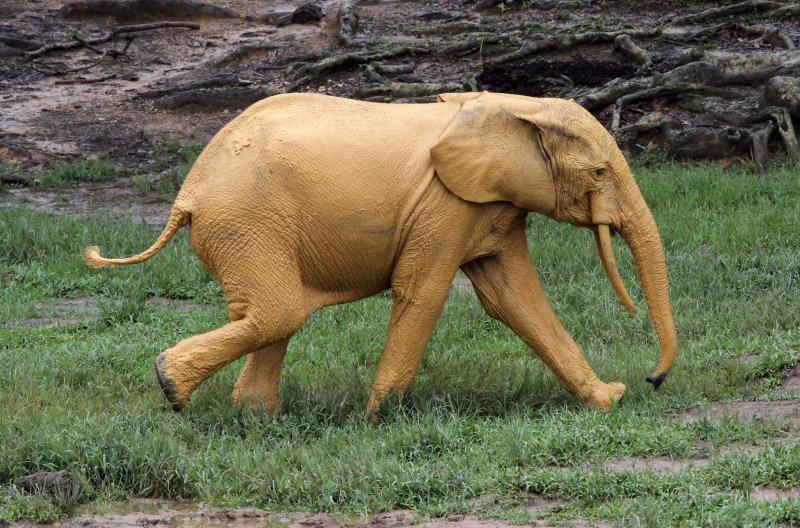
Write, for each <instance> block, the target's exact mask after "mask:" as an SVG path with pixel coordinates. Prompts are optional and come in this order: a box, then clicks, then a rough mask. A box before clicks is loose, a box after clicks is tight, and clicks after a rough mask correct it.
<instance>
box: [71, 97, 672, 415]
mask: <svg viewBox="0 0 800 528" xmlns="http://www.w3.org/2000/svg"><path fill="white" fill-rule="evenodd" d="M529 212H536V213H541V214H543V215H546V216H548V217H550V218H552V219H554V220H559V221H563V222H569V223H570V224H573V225H575V226H579V227H585V228H588V229H591V230H592V231H593V232H594V234H595V239H596V242H597V248H598V251H599V254H600V257H601V260H602V263H603V266H604V268H605V271H606V273H607V275H608V277H609V279H610V281H611V284H612V285H613V287H614V289H615V290H616V293H617V295H618V297H619V299H620V302H621V303H622V304H623V305H624V306H625V307H626V308H628V310H630V311H634V310H635V308H634V305H633V302H632V301H631V299H630V297H629V296H628V294H627V292H626V291H625V287H624V286H623V283H622V280H621V278H620V275H619V272H618V270H617V266H616V263H615V262H614V256H613V252H612V249H611V238H610V237H611V234H613V233H614V232H616V233H619V234H620V235H621V236H622V238H623V239H624V240H625V242H626V243H627V245H628V246H629V248H630V250H631V251H632V253H633V256H634V259H635V262H636V265H637V269H638V272H639V277H640V280H641V284H642V288H643V291H644V295H645V298H646V301H647V305H648V308H649V310H650V317H651V318H652V321H653V325H654V327H655V331H656V333H657V335H658V339H659V343H660V347H661V353H660V358H659V361H658V365H657V367H656V369H655V371H654V372H653V373H652V374H651V375H650V376H649V377H648V378H647V380H648V381H649V382H651V383H652V384H653V386H654V387H655V388H658V386H659V385H660V384H661V382H662V381H663V380H664V378H665V376H666V375H667V373H668V372H669V370H670V368H671V367H672V364H673V362H674V360H675V354H676V348H677V338H676V332H675V326H674V323H673V318H672V311H671V308H670V300H669V294H668V286H667V270H666V264H665V261H664V253H663V248H662V244H661V239H660V237H659V233H658V229H657V228H656V224H655V221H654V219H653V217H652V215H651V213H650V210H649V209H648V207H647V205H646V204H645V201H644V199H643V198H642V195H641V193H640V191H639V188H638V186H637V185H636V182H635V181H634V178H633V174H632V173H631V170H630V168H629V167H628V164H627V162H626V161H625V158H624V157H623V155H622V153H621V152H620V150H619V149H618V148H617V145H616V144H615V142H614V139H613V138H612V137H611V135H610V134H609V133H608V132H607V131H606V129H605V128H604V127H603V126H602V125H601V124H600V123H599V122H598V121H597V120H596V119H595V118H594V117H592V115H591V114H590V113H589V112H587V111H586V110H585V109H583V108H582V107H580V106H579V105H577V104H576V103H574V102H572V101H566V100H562V99H537V98H531V97H524V96H517V95H504V94H495V93H488V92H482V93H457V94H442V95H440V96H439V101H438V102H436V103H428V104H383V103H369V102H363V101H356V100H350V99H341V98H336V97H329V96H324V95H316V94H299V93H298V94H285V95H278V96H275V97H270V98H268V99H264V100H262V101H260V102H258V103H256V104H254V105H253V106H251V107H250V108H248V109H247V110H245V111H244V112H242V114H241V115H240V116H238V117H237V118H236V119H234V120H233V121H231V122H230V123H229V124H228V125H227V126H225V127H224V128H223V129H222V130H221V131H220V132H219V133H218V134H217V135H216V136H215V137H214V138H213V139H212V140H211V142H210V143H209V144H208V146H207V147H206V148H205V150H204V151H203V152H202V154H201V155H200V157H199V158H198V159H197V162H196V163H195V164H194V166H193V167H192V169H191V171H190V173H189V175H188V176H187V177H186V180H185V182H184V183H183V186H182V187H181V189H180V191H179V193H178V196H177V198H176V199H175V203H174V204H173V207H172V212H171V214H170V216H169V220H168V222H167V225H166V227H165V228H164V231H163V233H162V234H161V235H160V236H159V237H158V239H157V240H156V242H155V243H154V244H153V245H152V247H150V248H149V249H148V250H146V251H145V252H144V253H141V254H139V255H137V256H134V257H130V258H123V259H107V258H103V257H101V256H100V250H99V248H98V247H90V248H87V249H86V253H85V256H84V258H85V260H86V262H87V263H88V264H89V265H90V266H94V267H104V266H121V265H128V264H135V263H139V262H142V261H144V260H146V259H149V258H150V257H152V256H153V255H155V254H156V253H157V252H158V251H159V250H161V248H163V247H164V246H165V245H166V244H167V242H168V241H169V240H170V238H172V236H173V235H174V234H175V232H176V231H177V230H178V229H180V228H181V227H183V226H185V225H187V224H189V225H190V240H191V243H192V245H193V247H194V250H195V252H196V253H197V256H198V257H199V258H200V260H201V261H202V263H203V264H204V265H205V266H206V267H207V268H208V269H209V271H210V272H211V273H212V274H213V275H214V277H216V279H217V280H219V282H220V283H221V285H222V289H223V292H224V294H225V297H226V299H227V302H228V310H229V316H230V322H229V323H227V324H225V325H224V326H222V327H221V328H218V329H216V330H213V331H210V332H207V333H204V334H200V335H195V336H193V337H190V338H188V339H184V340H182V341H180V342H178V344H176V345H175V346H174V347H172V348H169V349H167V350H166V351H164V352H163V353H161V354H160V355H159V356H158V357H157V359H156V373H157V377H158V381H159V383H160V384H161V387H162V388H163V391H164V394H165V395H166V397H167V398H168V400H169V402H170V404H171V405H172V407H173V408H174V409H175V410H180V409H181V408H183V407H184V406H185V405H186V403H187V402H188V400H189V397H190V396H191V394H192V392H193V391H194V390H195V389H196V388H197V387H198V386H199V385H200V384H201V383H202V382H203V381H204V380H205V379H207V378H208V377H210V376H211V375H212V374H214V373H215V372H217V371H218V370H220V369H221V368H222V367H224V366H225V365H227V364H229V363H231V362H232V361H234V360H236V359H238V358H240V357H242V356H244V355H245V354H246V355H247V358H246V360H245V363H244V366H243V368H242V371H241V374H240V375H239V379H238V381H237V382H236V385H235V387H234V390H233V398H234V400H235V401H236V402H237V403H240V404H248V405H252V406H257V407H258V406H262V405H263V406H264V407H265V408H266V410H267V411H268V412H274V411H275V410H276V409H278V407H279V405H280V396H279V378H280V372H281V366H282V363H283V358H284V355H285V353H286V347H287V344H288V343H289V340H290V339H291V337H292V335H293V334H295V333H296V332H297V331H298V330H300V328H301V327H302V326H303V323H304V322H305V320H306V319H307V318H308V317H309V316H310V315H311V314H312V313H314V312H315V311H316V310H318V309H320V308H322V307H324V306H328V305H333V304H339V303H345V302H350V301H355V300H358V299H362V298H365V297H368V296H371V295H374V294H376V293H378V292H381V291H383V290H386V289H388V288H391V290H392V294H393V306H392V311H391V316H390V321H389V329H388V335H387V338H386V345H385V349H384V351H383V355H382V357H381V359H380V363H379V365H378V369H377V374H376V376H375V381H374V384H373V387H372V393H371V395H370V397H369V401H368V403H367V408H366V413H367V417H368V418H370V419H375V418H376V416H377V414H376V413H377V411H378V409H379V407H380V404H381V402H382V401H384V400H385V398H386V397H387V395H389V394H390V393H398V394H400V395H402V393H403V392H404V391H405V390H406V389H407V388H408V386H409V384H410V383H411V381H412V379H413V377H414V375H415V374H416V372H417V369H418V367H419V364H420V360H421V358H422V355H423V352H424V351H425V348H426V346H427V343H428V341H429V339H430V336H431V333H432V331H433V329H434V326H435V324H436V320H437V319H438V317H439V315H440V313H441V311H442V307H443V305H444V303H445V301H446V299H447V296H448V292H449V290H450V285H451V281H452V280H453V278H454V276H455V274H456V271H457V270H458V269H461V270H463V272H464V273H465V274H466V275H467V277H469V279H470V280H471V281H472V283H473V285H474V287H475V292H476V293H477V296H478V298H479V299H480V302H481V303H482V305H483V307H484V308H485V310H486V312H487V313H488V314H489V315H490V316H491V317H494V318H496V319H499V320H500V321H502V322H503V323H505V324H506V325H508V326H509V327H510V328H511V329H512V330H513V331H514V332H515V333H516V334H517V335H518V336H519V337H521V338H522V339H523V340H524V341H525V343H527V345H528V346H529V347H530V348H532V349H533V350H534V351H535V352H536V354H537V355H538V356H539V357H540V358H541V359H542V360H543V361H544V362H545V363H546V364H547V366H548V367H549V368H550V370H552V372H553V374H555V376H556V378H557V379H558V381H559V382H560V383H561V385H562V386H563V387H564V388H565V389H566V390H568V391H569V392H571V393H573V394H574V395H576V396H577V397H578V398H579V399H580V400H581V401H583V402H584V403H585V404H586V405H589V406H591V407H596V408H600V409H609V408H611V407H612V402H614V401H615V400H618V399H619V398H620V397H622V395H623V393H624V392H625V385H623V384H621V383H604V382H602V381H601V380H600V379H598V377H597V376H596V375H595V373H594V371H593V370H592V368H591V367H590V366H589V364H588V362H587V361H586V359H585V358H584V356H583V354H582V353H581V351H580V349H579V348H578V345H577V344H576V343H575V341H574V340H573V338H572V337H571V336H570V334H569V333H568V332H567V331H566V330H565V329H564V327H563V326H562V325H561V322H560V321H559V320H558V317H557V316H556V314H555V313H554V311H553V309H552V308H551V306H550V304H549V303H548V301H547V297H546V295H545V292H544V290H543V288H542V285H541V283H540V281H539V277H538V274H537V272H536V269H535V268H534V265H533V263H532V261H531V257H530V253H529V250H528V246H527V240H526V237H525V218H526V215H527V214H528V213H529Z"/></svg>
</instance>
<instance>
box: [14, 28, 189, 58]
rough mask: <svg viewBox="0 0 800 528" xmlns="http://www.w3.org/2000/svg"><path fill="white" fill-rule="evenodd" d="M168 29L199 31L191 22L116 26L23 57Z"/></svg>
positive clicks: (29, 52) (45, 46)
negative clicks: (99, 35)
mask: <svg viewBox="0 0 800 528" xmlns="http://www.w3.org/2000/svg"><path fill="white" fill-rule="evenodd" d="M168 27H171V28H175V27H182V28H189V29H200V24H195V23H193V22H153V23H150V24H137V25H133V26H117V27H115V28H113V29H111V31H109V32H108V33H106V34H105V35H103V36H101V37H96V38H92V39H75V40H70V41H68V42H54V43H52V44H46V45H44V46H42V47H40V48H37V49H35V50H32V51H27V52H25V55H26V56H27V57H31V58H33V57H41V56H42V55H44V54H46V53H50V52H51V51H57V50H71V49H75V48H80V47H83V46H86V45H87V44H90V45H95V44H102V43H104V42H108V41H110V40H112V39H113V38H114V37H116V36H117V35H123V34H126V33H138V32H140V31H151V30H153V29H161V28H168Z"/></svg>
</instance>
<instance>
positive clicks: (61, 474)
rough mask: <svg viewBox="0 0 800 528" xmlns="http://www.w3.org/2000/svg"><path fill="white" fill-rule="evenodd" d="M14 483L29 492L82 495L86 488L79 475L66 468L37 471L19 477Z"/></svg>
mask: <svg viewBox="0 0 800 528" xmlns="http://www.w3.org/2000/svg"><path fill="white" fill-rule="evenodd" d="M14 485H15V486H17V487H18V488H22V489H23V490H25V491H27V492H28V493H36V492H38V491H48V492H50V493H57V494H65V495H80V493H81V492H82V491H83V488H84V485H83V482H81V480H80V479H79V478H78V477H76V476H75V475H73V474H72V473H70V472H69V471H64V470H62V471H56V472H54V473H47V472H46V471H37V472H36V473H34V474H32V475H27V476H25V477H19V478H18V479H17V480H15V481H14Z"/></svg>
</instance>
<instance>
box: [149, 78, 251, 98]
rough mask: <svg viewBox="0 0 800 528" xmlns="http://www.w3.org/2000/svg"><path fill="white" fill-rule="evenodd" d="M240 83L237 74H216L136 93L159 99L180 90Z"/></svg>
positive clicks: (229, 85) (188, 90) (230, 85)
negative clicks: (170, 86)
mask: <svg viewBox="0 0 800 528" xmlns="http://www.w3.org/2000/svg"><path fill="white" fill-rule="evenodd" d="M239 84H241V82H240V81H239V78H238V77H237V76H235V75H215V76H213V77H206V78H204V79H198V80H196V81H191V82H189V83H186V84H181V85H179V86H173V87H172V88H159V89H157V90H151V91H148V92H139V93H138V94H136V96H137V97H141V98H143V99H157V98H159V97H166V96H169V95H175V94H178V93H180V92H191V91H196V90H202V89H210V88H229V87H232V86H238V85H239Z"/></svg>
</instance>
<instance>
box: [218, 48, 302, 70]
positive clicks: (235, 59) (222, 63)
mask: <svg viewBox="0 0 800 528" xmlns="http://www.w3.org/2000/svg"><path fill="white" fill-rule="evenodd" d="M287 46H288V45H287V44H269V43H267V42H259V43H258V44H245V45H243V46H239V47H238V48H236V49H235V50H233V51H232V52H230V53H228V54H227V55H225V56H223V57H221V58H219V59H217V60H216V61H214V62H212V63H211V64H209V67H210V68H216V69H219V68H224V67H226V66H228V65H230V64H238V63H240V62H245V61H248V60H252V59H255V58H257V57H263V56H265V55H266V54H267V53H269V52H271V51H275V50H279V49H283V48H286V47H287Z"/></svg>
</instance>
